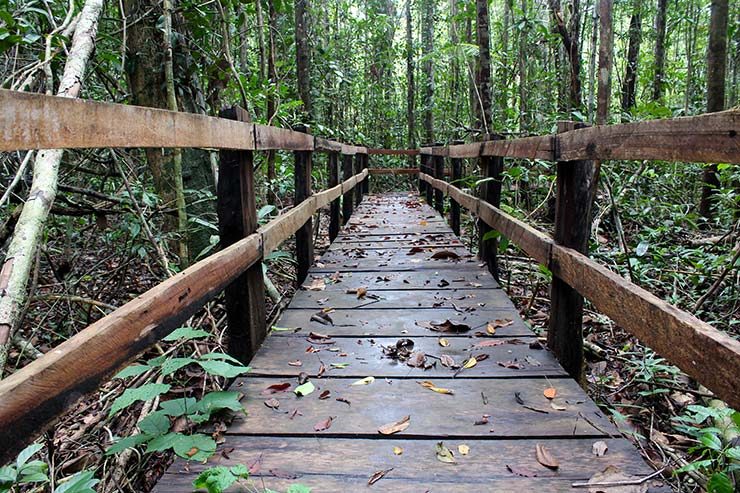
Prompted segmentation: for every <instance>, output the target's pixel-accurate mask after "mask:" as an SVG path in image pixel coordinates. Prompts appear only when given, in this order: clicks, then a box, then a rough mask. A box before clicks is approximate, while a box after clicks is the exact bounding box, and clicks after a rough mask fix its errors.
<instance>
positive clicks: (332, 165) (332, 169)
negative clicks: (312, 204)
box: [327, 152, 339, 241]
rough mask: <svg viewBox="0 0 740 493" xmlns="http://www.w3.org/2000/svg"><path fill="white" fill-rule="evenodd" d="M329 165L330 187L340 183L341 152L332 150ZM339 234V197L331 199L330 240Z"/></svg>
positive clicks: (328, 159)
mask: <svg viewBox="0 0 740 493" xmlns="http://www.w3.org/2000/svg"><path fill="white" fill-rule="evenodd" d="M327 164H328V166H329V188H333V187H336V186H337V185H339V154H338V153H336V152H330V153H329V157H328V158H327ZM337 236H339V197H337V198H336V199H334V200H332V201H331V204H330V205H329V241H334V240H335V239H336V238H337Z"/></svg>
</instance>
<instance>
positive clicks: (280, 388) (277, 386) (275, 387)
mask: <svg viewBox="0 0 740 493" xmlns="http://www.w3.org/2000/svg"><path fill="white" fill-rule="evenodd" d="M289 388H290V384H289V383H274V384H272V385H270V386H268V387H267V388H265V390H263V391H262V395H272V394H277V393H278V392H285V391H286V390H288V389H289Z"/></svg>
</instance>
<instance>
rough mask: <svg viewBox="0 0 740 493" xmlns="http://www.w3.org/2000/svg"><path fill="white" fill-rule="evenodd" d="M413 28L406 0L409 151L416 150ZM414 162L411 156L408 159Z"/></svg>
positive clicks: (409, 5)
mask: <svg viewBox="0 0 740 493" xmlns="http://www.w3.org/2000/svg"><path fill="white" fill-rule="evenodd" d="M415 70H416V67H415V62H414V28H413V19H412V17H411V0H406V79H407V82H406V83H407V86H406V125H407V127H408V140H407V145H408V148H409V149H415V148H416V116H415V111H416V109H415V106H416V105H415V99H414V98H415V97H416V85H415V80H414V71H415ZM410 161H411V162H413V161H414V158H413V156H412V157H411V159H410Z"/></svg>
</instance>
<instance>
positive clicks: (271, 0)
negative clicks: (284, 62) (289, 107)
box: [267, 0, 279, 205]
mask: <svg viewBox="0 0 740 493" xmlns="http://www.w3.org/2000/svg"><path fill="white" fill-rule="evenodd" d="M267 10H268V23H267V77H268V79H269V81H270V88H269V90H268V91H267V124H268V125H271V124H272V120H273V118H275V93H277V92H278V83H279V81H278V76H277V69H276V68H275V32H276V31H277V11H276V10H275V0H267ZM275 178H276V176H275V151H272V150H271V151H267V181H268V183H269V184H268V191H267V203H268V204H273V205H274V204H275V202H276V201H275V198H276V197H275V194H274V193H273V191H272V185H273V184H274V183H275Z"/></svg>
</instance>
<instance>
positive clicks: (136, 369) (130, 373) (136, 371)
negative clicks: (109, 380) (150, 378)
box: [113, 365, 152, 380]
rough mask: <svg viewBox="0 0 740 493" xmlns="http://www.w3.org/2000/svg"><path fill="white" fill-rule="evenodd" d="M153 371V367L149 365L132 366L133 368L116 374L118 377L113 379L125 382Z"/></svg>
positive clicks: (129, 367)
mask: <svg viewBox="0 0 740 493" xmlns="http://www.w3.org/2000/svg"><path fill="white" fill-rule="evenodd" d="M151 369H152V367H151V366H149V365H131V366H127V367H126V368H124V369H123V370H121V371H119V372H118V373H116V375H115V376H114V377H113V378H120V379H122V380H123V379H125V378H129V377H136V376H138V375H141V374H143V373H146V372H148V371H149V370H151Z"/></svg>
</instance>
